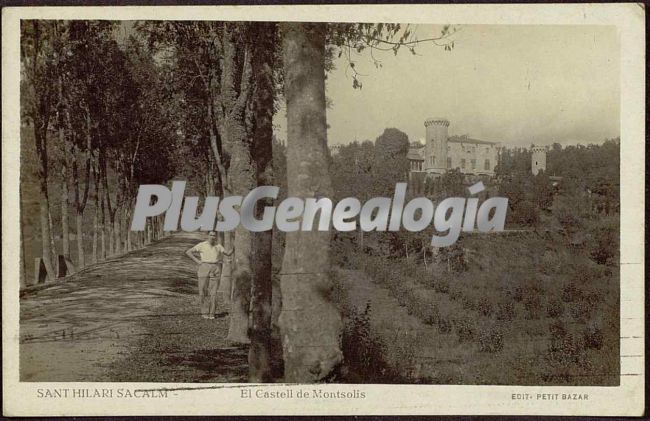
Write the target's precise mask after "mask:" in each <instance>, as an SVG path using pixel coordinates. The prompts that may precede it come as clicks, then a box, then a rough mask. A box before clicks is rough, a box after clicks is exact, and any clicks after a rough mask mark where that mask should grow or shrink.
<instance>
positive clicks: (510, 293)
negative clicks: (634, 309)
mask: <svg viewBox="0 0 650 421" xmlns="http://www.w3.org/2000/svg"><path fill="white" fill-rule="evenodd" d="M562 244H563V243H562V240H561V238H558V237H557V236H556V234H549V233H546V234H541V235H537V234H535V233H517V234H511V235H509V236H497V235H482V236H470V237H467V238H464V240H463V247H464V248H465V256H466V260H467V263H468V269H467V271H465V272H462V273H455V274H454V273H451V274H450V273H447V271H446V265H435V266H434V268H433V271H432V272H427V271H424V270H423V268H422V267H418V266H417V264H416V263H415V262H408V261H404V260H396V259H393V260H387V259H385V258H368V257H366V256H360V257H359V256H357V258H354V259H352V260H353V263H352V265H351V266H352V267H355V266H356V267H361V268H364V269H365V271H366V272H367V273H369V274H370V275H371V276H372V277H373V278H374V280H375V281H376V282H377V283H379V284H380V285H382V286H385V287H387V288H388V289H389V290H390V291H391V292H392V294H393V295H394V296H395V297H396V298H397V301H398V302H399V303H400V304H401V305H403V306H405V307H406V308H407V309H408V311H409V312H410V313H412V314H414V315H416V316H417V317H419V318H420V319H421V320H423V321H424V322H425V323H428V324H429V325H431V326H432V327H436V328H437V329H435V331H433V330H432V331H430V332H428V333H427V335H428V336H429V337H427V338H423V339H422V340H420V341H413V345H412V347H413V348H414V349H413V350H412V351H411V354H415V357H417V354H423V353H425V352H427V353H428V354H432V353H433V354H435V355H437V357H436V358H433V359H431V358H430V359H429V360H430V361H429V362H428V363H427V364H426V365H425V366H424V367H421V368H420V369H419V370H418V371H419V375H420V376H421V377H428V378H429V380H430V381H432V382H436V383H456V384H567V383H569V384H599V385H605V384H606V385H614V384H618V372H619V366H618V350H619V340H618V332H619V328H618V323H619V322H618V297H619V282H618V270H617V268H606V267H604V266H600V265H596V264H595V263H593V262H592V261H591V260H590V259H588V258H587V257H585V256H583V255H582V254H581V253H580V252H579V251H575V250H570V249H568V248H567V247H565V246H563V245H562ZM374 311H386V309H381V310H376V309H374ZM388 311H390V309H389V310H388ZM433 335H437V337H436V338H435V340H434V342H435V345H434V347H435V349H434V350H431V349H429V350H424V349H421V348H422V347H421V346H420V345H419V344H421V343H431V338H430V336H433ZM382 339H384V341H383V342H384V345H385V347H387V348H391V347H395V346H398V345H399V346H402V345H403V344H395V343H394V341H391V340H386V338H382ZM388 352H389V353H394V352H392V351H391V350H390V349H389V350H388Z"/></svg>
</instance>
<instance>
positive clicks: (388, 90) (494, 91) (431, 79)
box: [122, 25, 620, 146]
mask: <svg viewBox="0 0 650 421" xmlns="http://www.w3.org/2000/svg"><path fill="white" fill-rule="evenodd" d="M127 26H128V27H127ZM130 26H131V25H126V26H125V25H122V27H123V28H125V29H126V30H127V32H128V29H130ZM457 28H458V29H459V31H458V32H456V34H454V35H453V40H454V43H455V47H454V49H453V50H452V51H450V52H449V51H445V50H444V49H443V48H442V47H436V46H434V45H432V44H420V45H418V46H417V47H416V52H417V54H418V55H415V56H414V55H412V54H411V53H410V52H409V51H408V50H406V49H403V50H402V51H400V52H399V54H398V55H397V56H395V55H394V54H393V53H392V52H375V53H374V56H375V58H376V59H378V60H379V61H381V64H382V67H381V68H380V69H377V68H376V67H375V65H374V64H373V60H372V59H371V58H370V54H369V53H368V52H367V51H366V52H364V53H361V54H357V55H354V56H353V60H354V61H355V64H356V66H355V68H356V69H357V71H358V72H359V73H360V74H362V76H360V80H361V81H362V83H363V88H362V89H361V90H359V89H353V88H352V77H351V76H350V72H351V69H350V68H349V67H348V66H347V63H346V61H345V56H342V57H341V58H339V59H338V60H336V62H335V64H336V69H335V70H334V71H332V72H331V73H329V74H328V75H327V78H328V79H327V96H328V97H329V99H330V101H331V103H332V105H331V107H330V108H329V109H328V110H327V122H328V124H329V126H330V128H329V130H328V143H329V144H330V145H336V144H344V143H349V142H351V141H353V140H355V139H357V140H359V141H362V140H366V139H369V140H374V139H375V138H376V137H377V136H379V135H380V134H381V133H382V132H383V130H384V129H385V128H387V127H395V128H398V129H400V130H402V131H404V132H406V134H407V135H408V136H409V139H410V140H411V141H415V140H418V139H421V138H423V137H424V134H425V128H424V120H425V119H427V118H429V117H444V118H447V119H448V120H449V121H450V126H449V133H450V135H453V134H468V135H469V136H471V137H474V138H478V139H482V140H489V141H495V142H502V143H504V144H505V145H509V146H530V144H531V143H535V144H539V145H545V144H551V143H553V142H559V143H562V144H576V143H582V144H588V143H600V142H602V141H603V140H605V139H606V138H612V137H616V136H619V131H620V126H619V120H620V115H619V114H620V70H619V69H620V63H619V61H620V46H619V41H618V35H617V33H616V28H615V27H613V26H586V25H576V26H547V25H534V26H533V25H459V26H457ZM440 29H441V27H440V26H433V25H431V26H429V25H418V26H417V27H416V35H417V37H418V39H426V38H430V37H432V36H438V35H439V34H440ZM274 124H275V125H276V136H278V138H280V139H286V113H285V110H284V107H282V108H281V109H280V110H279V112H278V113H277V114H276V115H275V117H274Z"/></svg>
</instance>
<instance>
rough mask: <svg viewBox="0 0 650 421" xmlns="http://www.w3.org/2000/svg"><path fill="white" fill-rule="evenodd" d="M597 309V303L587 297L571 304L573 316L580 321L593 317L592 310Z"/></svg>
mask: <svg viewBox="0 0 650 421" xmlns="http://www.w3.org/2000/svg"><path fill="white" fill-rule="evenodd" d="M595 309H596V305H595V303H594V302H592V301H589V300H586V299H583V300H579V301H576V302H574V303H571V305H570V306H569V310H570V313H571V316H572V317H573V318H574V319H576V320H579V321H587V320H589V319H591V315H592V312H593V311H594V310H595Z"/></svg>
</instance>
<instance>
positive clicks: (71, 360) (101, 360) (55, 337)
mask: <svg viewBox="0 0 650 421" xmlns="http://www.w3.org/2000/svg"><path fill="white" fill-rule="evenodd" d="M201 239H202V236H201V235H200V234H191V233H179V234H175V235H173V236H170V237H167V238H164V239H162V240H160V241H158V242H155V243H153V244H151V245H149V246H147V247H146V248H144V249H141V250H137V251H133V252H130V253H127V254H125V255H122V256H120V257H118V258H113V259H110V260H107V261H105V262H102V263H99V264H96V265H93V266H91V267H88V268H87V269H85V270H83V271H81V272H79V273H77V274H75V275H73V276H71V277H69V278H66V280H65V281H61V282H57V283H53V284H52V286H48V287H46V288H44V289H40V290H35V291H30V292H27V293H26V294H24V296H23V297H21V300H20V379H21V381H140V382H144V381H161V382H163V381H164V382H167V381H169V382H172V381H173V382H204V381H210V382H235V381H243V380H244V379H245V375H246V372H247V365H246V364H247V358H246V356H247V350H246V349H245V348H242V347H232V346H230V345H229V344H227V343H226V342H225V340H224V339H223V338H225V336H226V334H227V330H228V318H227V314H226V313H225V312H223V313H221V314H220V317H217V318H216V319H215V320H205V319H202V318H201V317H200V315H199V313H198V307H197V306H196V304H195V300H196V282H197V281H196V267H195V264H194V263H193V262H192V261H191V260H190V259H188V258H187V257H186V256H185V254H184V252H185V250H186V249H187V248H189V247H191V246H192V245H194V244H196V243H197V242H198V241H201Z"/></svg>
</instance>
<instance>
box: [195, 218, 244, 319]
mask: <svg viewBox="0 0 650 421" xmlns="http://www.w3.org/2000/svg"><path fill="white" fill-rule="evenodd" d="M197 253H198V255H199V258H197V257H196V254H197ZM232 253H233V250H232V249H231V250H230V251H229V252H227V251H226V249H225V248H224V247H223V246H222V245H221V242H220V240H219V238H218V237H217V233H216V232H214V231H210V232H209V233H208V239H207V241H202V242H200V243H198V244H197V245H195V246H194V247H192V248H190V249H189V250H187V251H186V252H185V254H187V256H188V257H189V258H190V259H192V260H194V261H195V262H196V263H197V264H198V265H199V268H198V278H199V306H200V309H201V316H202V317H203V318H204V319H214V315H215V314H216V312H217V290H218V289H219V281H220V280H221V266H222V264H223V256H224V255H226V256H231V255H232Z"/></svg>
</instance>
